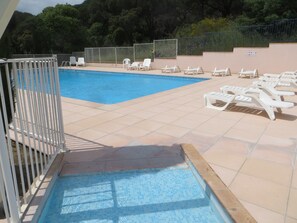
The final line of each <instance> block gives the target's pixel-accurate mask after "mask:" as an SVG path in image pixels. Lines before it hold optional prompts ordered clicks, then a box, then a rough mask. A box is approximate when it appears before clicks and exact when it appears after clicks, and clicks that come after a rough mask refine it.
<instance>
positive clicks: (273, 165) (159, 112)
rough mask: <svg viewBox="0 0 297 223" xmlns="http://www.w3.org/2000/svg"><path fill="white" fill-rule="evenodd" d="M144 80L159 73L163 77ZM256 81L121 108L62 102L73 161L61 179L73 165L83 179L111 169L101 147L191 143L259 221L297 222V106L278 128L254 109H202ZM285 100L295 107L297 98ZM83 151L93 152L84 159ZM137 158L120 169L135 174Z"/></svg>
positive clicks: (218, 80)
mask: <svg viewBox="0 0 297 223" xmlns="http://www.w3.org/2000/svg"><path fill="white" fill-rule="evenodd" d="M80 69H83V68H80ZM86 69H93V70H106V71H116V72H121V71H124V72H127V71H126V70H123V69H121V68H98V67H87V68H86ZM138 73H139V72H138ZM145 73H151V74H161V73H160V71H158V70H153V71H149V72H145ZM167 75H168V74H167ZM169 75H172V74H169ZM176 75H177V76H184V75H183V74H182V73H180V74H176ZM195 76H196V77H210V75H209V74H203V75H199V76H198V75H195ZM252 81H253V79H240V78H238V76H237V75H233V76H231V77H214V78H212V79H211V80H209V81H205V82H201V83H197V84H193V85H188V86H185V87H181V88H177V89H173V90H169V91H166V92H162V93H158V94H154V95H150V96H146V97H143V98H139V99H135V100H131V101H128V102H124V103H120V104H116V105H100V104H96V103H92V102H86V101H79V100H74V99H69V98H63V99H62V106H63V116H64V124H65V132H66V134H67V137H66V140H67V146H68V148H69V149H70V153H72V154H73V156H71V155H70V156H69V157H70V159H71V160H68V161H69V162H71V164H69V166H67V165H66V166H64V168H63V171H64V174H67V173H71V171H72V169H73V168H72V167H73V165H77V166H80V167H81V171H82V172H92V171H98V170H100V169H101V170H102V169H103V168H106V166H104V165H98V163H96V160H97V159H98V157H96V154H97V153H96V151H97V150H100V149H103V148H104V150H106V148H107V150H108V148H110V149H113V150H114V149H116V150H117V151H118V149H119V148H120V147H125V146H126V147H127V146H129V147H133V148H134V147H135V148H137V147H143V146H149V145H164V146H170V147H172V148H174V146H172V145H174V144H180V143H190V144H193V145H194V146H195V147H196V149H197V150H198V151H199V152H200V153H201V154H202V155H203V157H204V158H205V159H206V160H207V161H208V163H209V164H210V165H211V167H212V168H213V169H214V170H215V171H216V173H217V174H218V175H219V176H220V178H221V179H222V180H223V182H224V183H225V184H226V185H227V186H228V187H229V189H230V190H231V191H232V192H233V193H234V194H235V196H236V197H237V198H238V199H239V200H240V201H241V202H242V204H243V205H244V206H245V207H246V208H247V209H248V210H249V211H250V213H251V214H252V215H253V216H254V217H255V218H256V220H257V221H258V222H270V223H273V222H286V223H294V222H297V164H296V163H297V157H296V154H297V106H296V107H294V108H293V109H289V110H284V111H283V114H277V115H276V117H277V119H276V120H275V121H270V120H269V119H268V117H267V115H266V114H265V113H263V112H260V111H259V110H256V109H246V108H244V107H234V108H231V109H230V110H228V111H222V112H220V111H216V110H212V109H207V108H205V106H204V102H203V94H204V93H206V92H210V91H218V90H219V88H220V87H221V86H223V85H225V84H228V85H238V86H248V85H249V84H250V83H251V82H252ZM287 100H290V101H293V102H295V103H297V95H296V96H293V97H290V98H287ZM83 151H89V152H88V153H85V154H87V155H86V156H84V155H82V154H84V153H81V152H83ZM143 151H144V150H143V149H142V152H143ZM76 154H77V156H76ZM78 154H79V155H78ZM143 155H145V154H143ZM138 158H139V154H138V155H135V156H134V157H133V154H131V162H127V159H126V160H124V161H123V162H119V161H117V162H118V163H117V165H118V166H121V167H123V166H126V167H127V168H131V166H133V165H136V164H137V160H138ZM150 162H152V163H154V162H155V163H158V164H160V162H162V159H159V160H158V156H156V157H155V158H154V159H152V160H151V161H150ZM92 164H93V165H92ZM113 165H114V164H113Z"/></svg>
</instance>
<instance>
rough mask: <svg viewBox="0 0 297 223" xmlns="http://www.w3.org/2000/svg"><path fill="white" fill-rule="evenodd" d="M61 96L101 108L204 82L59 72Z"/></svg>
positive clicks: (114, 74) (70, 71) (105, 73)
mask: <svg viewBox="0 0 297 223" xmlns="http://www.w3.org/2000/svg"><path fill="white" fill-rule="evenodd" d="M59 77H60V85H61V95H62V96H64V97H69V98H74V99H80V100H85V101H91V102H96V103H102V104H115V103H120V102H124V101H128V100H131V99H135V98H139V97H143V96H146V95H150V94H155V93H158V92H162V91H166V90H170V89H173V88H177V87H182V86H185V85H189V84H194V83H197V82H201V81H204V80H207V79H206V78H189V77H170V76H158V75H147V74H129V73H115V72H97V71H81V70H66V69H60V70H59Z"/></svg>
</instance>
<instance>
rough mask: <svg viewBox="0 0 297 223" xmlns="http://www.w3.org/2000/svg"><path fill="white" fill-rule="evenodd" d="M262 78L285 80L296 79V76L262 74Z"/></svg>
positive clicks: (293, 74)
mask: <svg viewBox="0 0 297 223" xmlns="http://www.w3.org/2000/svg"><path fill="white" fill-rule="evenodd" d="M263 76H264V77H269V78H285V79H297V74H295V73H286V72H284V73H281V74H269V73H266V74H263Z"/></svg>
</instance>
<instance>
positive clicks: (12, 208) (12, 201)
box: [0, 109, 20, 223]
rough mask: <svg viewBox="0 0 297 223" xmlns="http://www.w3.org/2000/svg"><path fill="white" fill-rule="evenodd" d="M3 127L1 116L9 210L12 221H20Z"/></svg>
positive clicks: (1, 154) (0, 151)
mask: <svg viewBox="0 0 297 223" xmlns="http://www.w3.org/2000/svg"><path fill="white" fill-rule="evenodd" d="M0 117H3V116H2V111H1V109H0ZM3 127H4V124H3V121H2V118H0V145H1V147H0V165H1V171H2V176H3V181H4V185H5V188H6V198H7V202H8V206H9V212H10V215H11V216H10V217H11V222H13V223H17V222H19V221H20V219H19V212H18V206H17V198H16V196H15V193H14V189H13V188H14V185H13V179H12V172H11V168H10V163H9V156H8V151H7V145H6V139H5V133H4V128H3ZM3 202H5V201H3ZM6 218H9V216H6Z"/></svg>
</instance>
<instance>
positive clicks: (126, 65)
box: [123, 58, 131, 68]
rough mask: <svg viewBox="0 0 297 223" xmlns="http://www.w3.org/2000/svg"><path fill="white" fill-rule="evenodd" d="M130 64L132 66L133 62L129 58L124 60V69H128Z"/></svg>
mask: <svg viewBox="0 0 297 223" xmlns="http://www.w3.org/2000/svg"><path fill="white" fill-rule="evenodd" d="M130 64H131V60H130V59H129V58H125V59H123V68H128V66H129V65H130Z"/></svg>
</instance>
